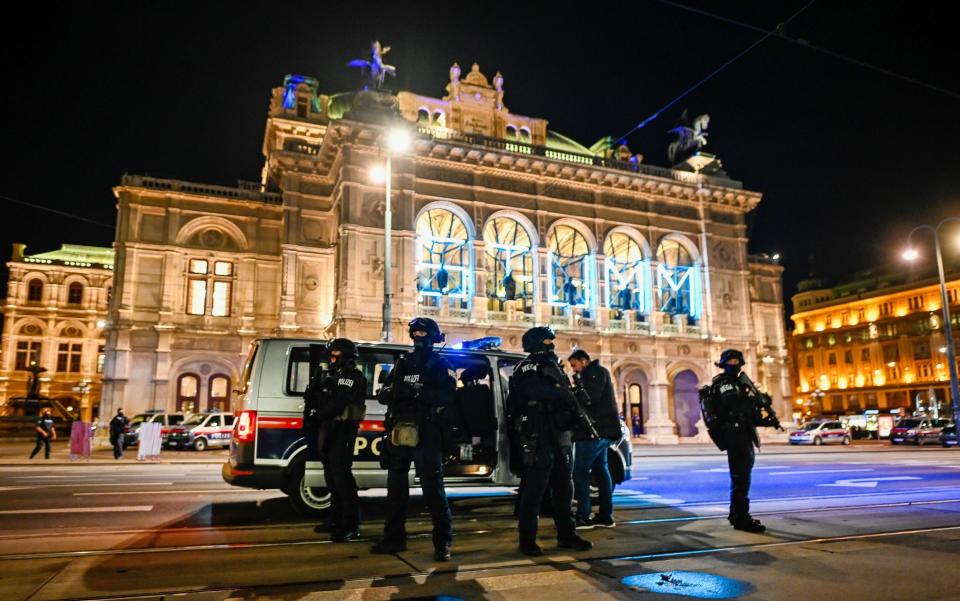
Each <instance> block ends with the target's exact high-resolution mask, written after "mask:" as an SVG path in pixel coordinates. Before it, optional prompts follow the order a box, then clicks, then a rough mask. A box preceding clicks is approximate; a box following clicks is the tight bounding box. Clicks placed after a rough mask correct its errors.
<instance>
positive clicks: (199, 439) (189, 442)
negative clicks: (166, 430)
mask: <svg viewBox="0 0 960 601" xmlns="http://www.w3.org/2000/svg"><path fill="white" fill-rule="evenodd" d="M233 421H234V417H233V415H231V414H229V413H197V414H196V415H193V416H191V417H190V418H188V419H186V420H184V421H182V422H180V424H179V425H177V426H174V427H173V428H172V429H171V430H170V434H169V435H167V437H166V438H165V439H164V440H163V446H164V447H165V448H168V449H193V450H194V451H205V450H207V449H208V448H210V447H229V446H230V440H231V439H232V438H233Z"/></svg>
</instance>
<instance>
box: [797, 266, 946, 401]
mask: <svg viewBox="0 0 960 601" xmlns="http://www.w3.org/2000/svg"><path fill="white" fill-rule="evenodd" d="M947 289H948V298H949V302H950V307H951V319H952V321H953V327H954V331H956V328H957V327H958V321H957V311H958V310H960V306H958V301H960V280H958V279H951V280H950V281H949V282H948V284H947ZM799 290H800V291H799V292H798V293H797V294H796V295H794V296H793V298H792V301H793V308H794V312H793V315H792V316H791V318H790V319H791V320H792V321H793V335H792V336H791V337H790V356H791V364H792V366H793V370H794V380H793V381H794V382H795V383H796V389H795V392H796V395H797V401H796V404H795V410H796V411H798V412H801V413H807V412H810V414H811V415H817V414H819V413H821V412H822V413H823V414H828V415H834V414H845V413H857V412H862V411H863V410H865V409H879V410H884V411H887V410H890V409H902V410H903V411H905V412H906V413H908V414H909V413H912V412H914V411H927V412H935V411H938V410H939V411H941V412H946V413H949V408H948V407H949V399H950V395H949V388H950V385H949V378H950V372H949V367H948V365H947V355H946V346H945V344H946V342H945V339H944V334H943V313H942V303H941V301H940V287H939V280H938V279H936V278H920V279H918V278H917V277H911V276H909V275H908V274H906V273H880V272H866V273H863V274H860V276H859V277H856V278H852V279H851V281H848V282H845V283H842V284H839V285H836V286H828V285H826V283H825V282H824V281H823V280H817V279H813V280H807V281H805V282H801V283H800V286H799Z"/></svg>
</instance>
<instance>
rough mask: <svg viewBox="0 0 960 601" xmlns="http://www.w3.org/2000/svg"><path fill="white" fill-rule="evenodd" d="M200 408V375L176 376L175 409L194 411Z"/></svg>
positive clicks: (186, 411)
mask: <svg viewBox="0 0 960 601" xmlns="http://www.w3.org/2000/svg"><path fill="white" fill-rule="evenodd" d="M199 409H200V377H199V376H197V375H196V374H189V373H188V374H181V375H180V377H179V378H177V411H182V412H184V413H196V412H197V411H199Z"/></svg>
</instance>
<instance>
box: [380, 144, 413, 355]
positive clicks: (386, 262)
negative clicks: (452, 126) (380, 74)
mask: <svg viewBox="0 0 960 601" xmlns="http://www.w3.org/2000/svg"><path fill="white" fill-rule="evenodd" d="M384 135H386V136H387V153H386V154H387V160H386V164H385V166H384V167H383V168H379V167H374V168H373V170H372V171H371V174H370V175H371V177H372V179H373V180H374V181H377V180H380V179H381V178H382V180H383V187H384V191H385V201H384V211H383V330H382V331H381V333H380V339H381V340H382V341H383V342H390V320H391V301H392V297H393V291H392V290H391V286H390V267H391V265H392V262H393V257H392V254H393V252H392V251H393V211H392V208H391V207H392V200H393V191H392V189H391V184H392V183H393V164H392V160H391V159H392V157H393V153H394V152H403V151H404V150H406V149H407V148H409V146H410V134H409V133H407V131H406V130H403V129H398V128H395V129H389V130H387V131H386V132H385V133H384Z"/></svg>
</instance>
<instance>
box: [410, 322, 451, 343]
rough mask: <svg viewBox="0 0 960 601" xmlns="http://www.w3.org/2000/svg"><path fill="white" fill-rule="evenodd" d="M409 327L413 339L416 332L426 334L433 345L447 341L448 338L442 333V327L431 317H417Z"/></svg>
mask: <svg viewBox="0 0 960 601" xmlns="http://www.w3.org/2000/svg"><path fill="white" fill-rule="evenodd" d="M408 325H409V328H410V337H411V338H412V337H413V333H414V332H426V333H427V337H428V338H429V339H430V343H431V344H440V343H441V342H443V341H444V340H446V336H444V335H443V332H441V331H440V326H439V325H437V322H435V321H433V320H432V319H430V318H429V317H415V318H414V319H413V321H411V322H410V323H409V324H408Z"/></svg>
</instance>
